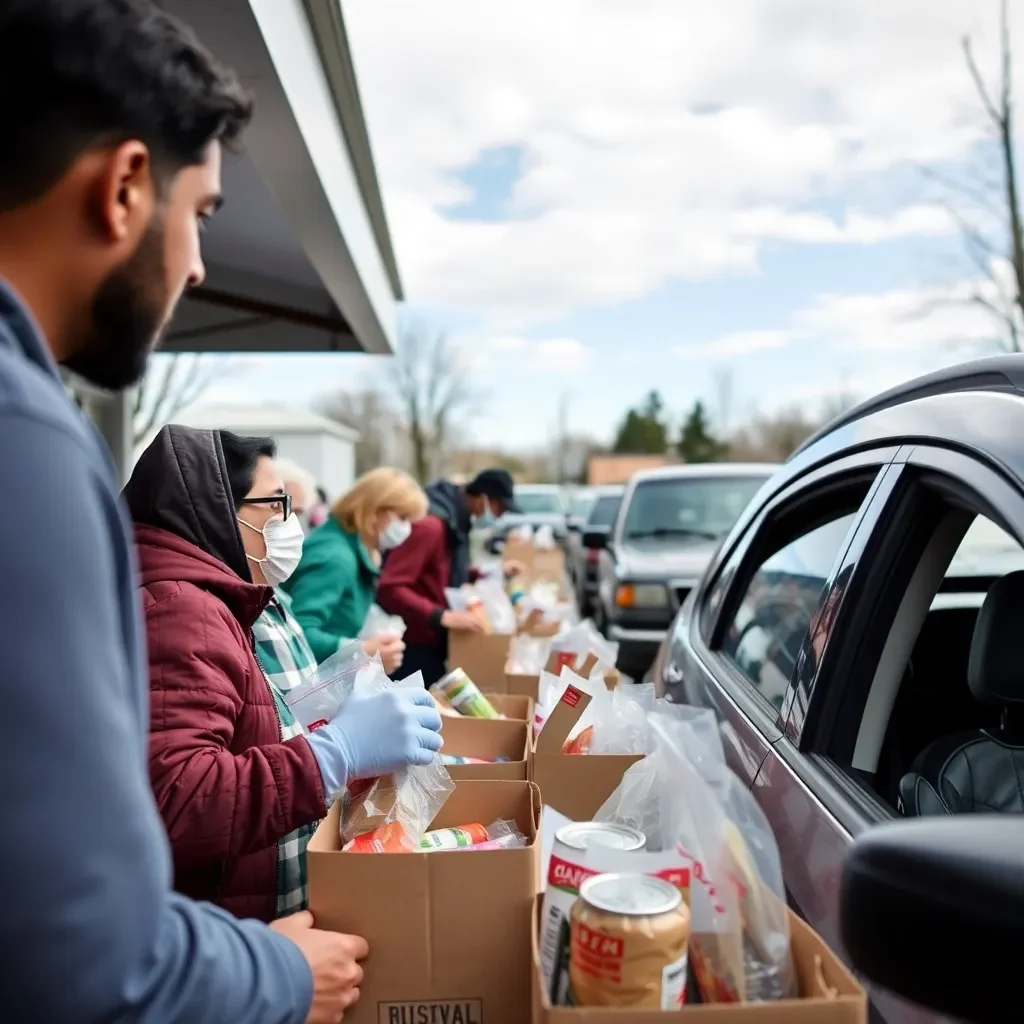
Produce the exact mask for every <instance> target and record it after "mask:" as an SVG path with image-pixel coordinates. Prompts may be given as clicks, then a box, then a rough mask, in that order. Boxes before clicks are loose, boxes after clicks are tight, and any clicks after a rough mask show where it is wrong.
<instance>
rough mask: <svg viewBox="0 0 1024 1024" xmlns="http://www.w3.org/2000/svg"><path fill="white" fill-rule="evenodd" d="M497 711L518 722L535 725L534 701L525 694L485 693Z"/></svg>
mask: <svg viewBox="0 0 1024 1024" xmlns="http://www.w3.org/2000/svg"><path fill="white" fill-rule="evenodd" d="M484 696H485V697H486V698H487V699H488V700H489V701H490V702H491V705H492V706H493V707H494V709H495V711H497V712H498V714H500V715H504V716H505V717H506V718H510V719H512V720H513V721H516V722H529V723H530V725H531V726H532V725H533V705H534V700H533V698H532V697H531V696H530V695H529V694H525V693H485V694H484Z"/></svg>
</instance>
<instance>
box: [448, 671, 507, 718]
mask: <svg viewBox="0 0 1024 1024" xmlns="http://www.w3.org/2000/svg"><path fill="white" fill-rule="evenodd" d="M430 689H431V690H436V691H437V692H438V693H440V694H442V695H443V696H444V697H446V698H447V700H448V703H449V704H451V706H452V707H453V708H455V710H456V711H458V713H459V714H460V715H465V716H466V717H467V718H501V715H499V714H498V712H497V711H496V710H495V708H494V705H493V704H492V703H491V702H490V701H489V700H488V699H487V698H486V697H485V696H484V695H483V694H482V693H481V692H480V688H479V687H478V686H477V685H476V683H474V682H473V680H472V679H470V678H469V676H467V675H466V673H465V672H463V671H462V669H461V668H456V669H453V670H452V671H451V672H449V673H448V675H446V676H445V677H444V678H443V679H439V680H438V681H437V682H436V683H434V685H433V686H431V688H430Z"/></svg>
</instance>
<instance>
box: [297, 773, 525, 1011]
mask: <svg viewBox="0 0 1024 1024" xmlns="http://www.w3.org/2000/svg"><path fill="white" fill-rule="evenodd" d="M539 813H540V794H539V793H538V791H537V788H536V786H533V785H531V784H530V783H528V782H458V783H456V787H455V792H454V793H452V795H451V796H450V797H449V798H448V801H447V802H446V803H445V805H444V807H443V808H442V809H441V812H440V814H438V816H437V818H436V819H435V820H434V822H433V823H432V824H431V828H445V827H449V826H453V825H464V824H468V823H470V822H481V823H482V824H485V825H489V824H491V823H492V822H494V821H496V820H514V821H515V822H516V825H517V826H518V827H519V830H520V831H521V832H522V833H523V834H524V835H526V836H527V837H528V838H529V839H530V845H529V846H527V847H524V848H522V849H518V850H488V851H477V852H473V851H469V850H463V851H458V852H451V851H449V852H441V851H433V852H429V853H378V854H366V853H343V852H342V851H341V839H340V836H339V833H338V824H339V821H338V818H339V805H338V804H337V803H335V804H334V806H333V807H332V808H331V810H330V812H329V813H328V815H327V817H326V818H325V819H324V821H323V822H322V823H321V824H320V827H319V828H318V829H317V831H316V834H315V835H314V836H313V838H312V839H311V840H310V843H309V848H308V851H307V865H308V872H309V908H310V910H311V911H312V912H313V915H314V917H315V918H316V923H317V927H319V928H326V929H327V930H329V931H336V932H347V933H350V934H355V935H362V936H363V937H364V938H365V939H366V940H367V942H368V943H369V944H370V955H369V957H368V958H367V960H366V961H365V962H364V964H363V967H364V970H365V972H366V976H365V978H364V980H363V984H362V985H361V987H360V989H361V998H360V1000H359V1002H358V1003H357V1004H356V1005H355V1006H354V1007H353V1008H352V1009H351V1010H347V1011H346V1012H345V1024H382V1022H383V1024H408V1022H415V1024H419V1022H420V1021H431V1022H433V1021H438V1022H447V1024H456V1022H462V1024H483V1022H486V1024H524V1022H525V1021H528V1020H529V1019H530V1010H531V995H530V932H531V922H532V907H533V898H534V893H535V892H536V888H537V886H536V878H537V865H538V859H537V843H536V839H537V826H538V821H539Z"/></svg>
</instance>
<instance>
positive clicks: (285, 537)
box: [238, 515, 305, 587]
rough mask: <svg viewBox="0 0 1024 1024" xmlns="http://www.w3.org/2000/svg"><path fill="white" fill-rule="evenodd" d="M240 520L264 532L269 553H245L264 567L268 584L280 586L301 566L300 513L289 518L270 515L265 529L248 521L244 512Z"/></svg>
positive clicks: (251, 560)
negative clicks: (253, 555)
mask: <svg viewBox="0 0 1024 1024" xmlns="http://www.w3.org/2000/svg"><path fill="white" fill-rule="evenodd" d="M238 521H239V522H240V523H241V524H242V525H243V526H248V527H249V529H250V530H255V531H256V532H257V533H261V534H263V540H264V542H265V543H266V545H267V554H266V557H264V558H253V557H252V555H248V554H247V555H246V556H245V557H246V558H248V559H249V561H250V562H255V563H256V564H257V565H258V566H259V567H260V568H261V569H262V570H263V578H264V579H265V580H266V581H267V586H268V587H279V586H280V585H281V584H282V583H284V581H285V580H286V579H288V577H289V576H291V574H292V573H293V572H295V570H296V569H297V568H298V567H299V562H300V560H301V559H302V541H303V538H304V536H305V535H304V534H303V532H302V523H300V522H299V517H298V516H295V515H291V516H289V517H288V518H287V519H270V520H268V522H267V525H266V526H264V527H263V529H262V530H258V529H256V527H255V526H253V525H252V523H247V522H246V521H245V520H244V519H242V518H241V516H239V517H238Z"/></svg>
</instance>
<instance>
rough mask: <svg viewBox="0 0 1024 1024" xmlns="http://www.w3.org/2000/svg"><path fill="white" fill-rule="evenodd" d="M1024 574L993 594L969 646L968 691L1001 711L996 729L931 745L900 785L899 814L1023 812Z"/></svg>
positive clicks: (995, 587)
mask: <svg viewBox="0 0 1024 1024" xmlns="http://www.w3.org/2000/svg"><path fill="white" fill-rule="evenodd" d="M1022 624H1024V572H1011V573H1008V574H1007V575H1006V576H1003V577H1002V578H1001V579H998V580H996V582H995V583H994V584H993V585H992V587H991V588H990V589H989V592H988V594H987V595H986V597H985V602H984V604H982V606H981V610H980V611H979V612H978V620H977V622H976V623H975V626H974V635H973V636H972V638H971V655H970V659H969V661H968V666H967V683H968V686H970V689H971V693H972V694H973V696H974V698H975V700H977V701H979V702H981V703H982V704H986V705H989V706H993V707H998V708H999V709H1000V713H1001V718H1000V724H999V727H998V728H996V729H974V730H971V731H970V732H959V733H954V734H953V735H950V736H944V737H942V738H941V739H938V740H935V741H934V742H933V743H930V744H929V745H928V746H927V747H925V749H924V750H923V751H921V753H920V754H919V755H918V756H917V758H916V759H915V761H914V763H913V765H912V766H911V770H910V771H909V772H908V773H907V774H906V775H904V776H903V778H902V779H901V780H900V798H899V809H900V811H901V812H902V813H903V814H905V815H906V816H907V817H918V816H923V815H928V814H971V813H990V812H996V813H1000V814H1020V813H1022V812H1024V643H1022V636H1021V632H1022Z"/></svg>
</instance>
